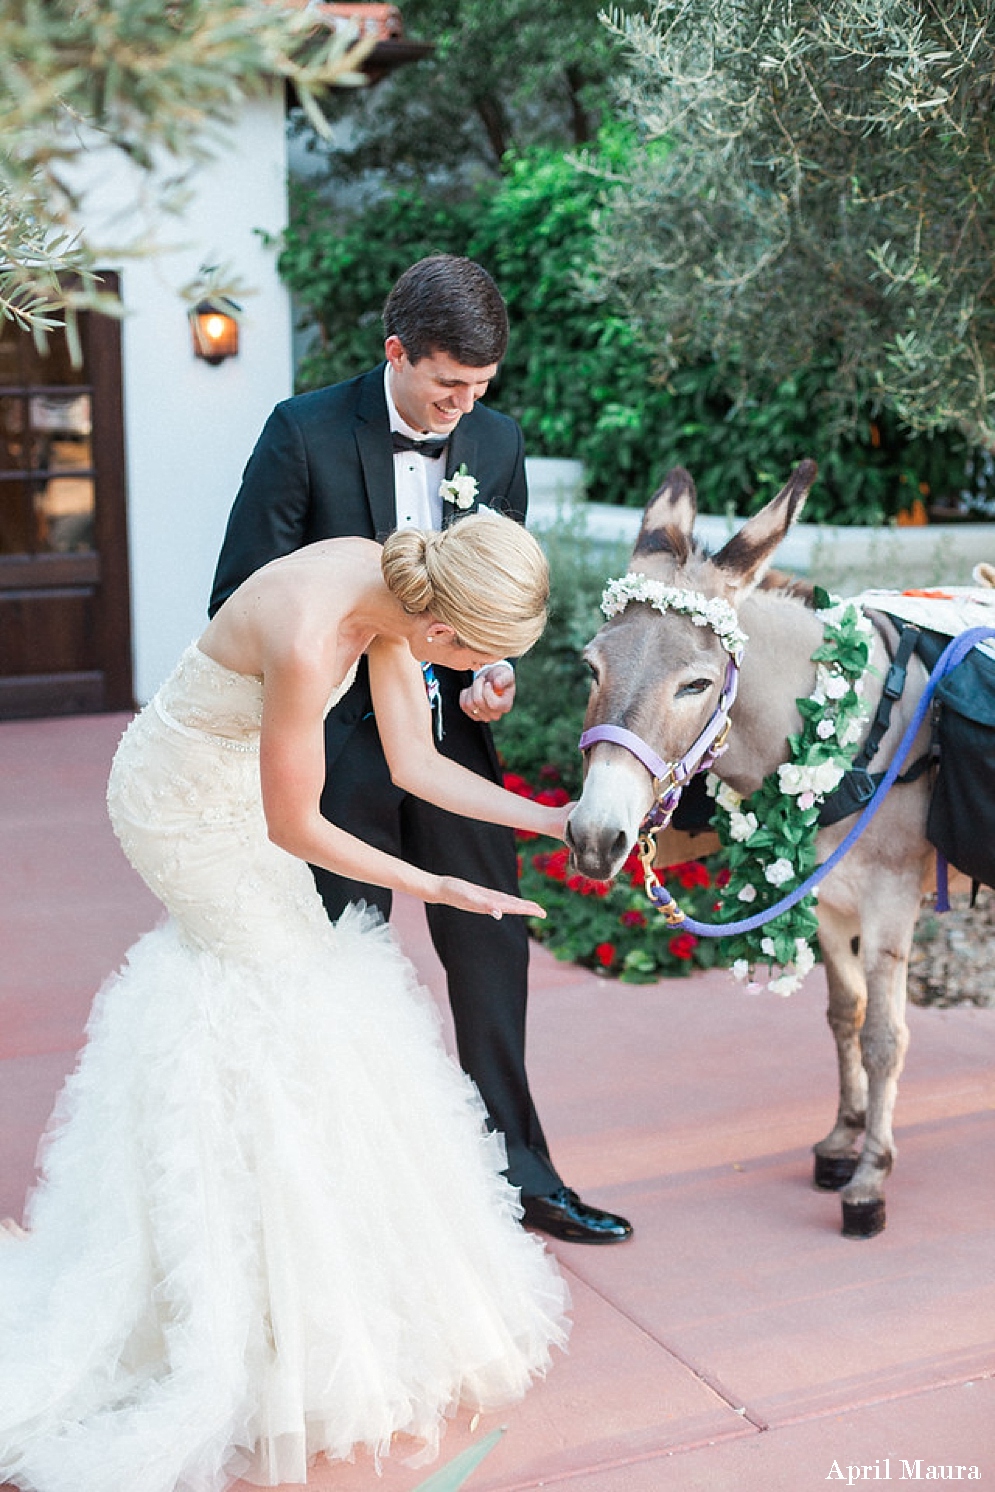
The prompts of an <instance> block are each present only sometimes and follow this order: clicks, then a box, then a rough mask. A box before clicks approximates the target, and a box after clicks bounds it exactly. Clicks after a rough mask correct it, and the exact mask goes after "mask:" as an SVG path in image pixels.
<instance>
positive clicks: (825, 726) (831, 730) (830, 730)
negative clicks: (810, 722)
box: [815, 720, 836, 741]
mask: <svg viewBox="0 0 995 1492" xmlns="http://www.w3.org/2000/svg"><path fill="white" fill-rule="evenodd" d="M815 733H816V735H817V736H818V737H819V740H820V741H828V740H829V737H830V736H834V735H835V734H836V727H835V725H834V724H833V722H832V721H831V720H820V721H819V723H818V725H817V726H816V727H815Z"/></svg>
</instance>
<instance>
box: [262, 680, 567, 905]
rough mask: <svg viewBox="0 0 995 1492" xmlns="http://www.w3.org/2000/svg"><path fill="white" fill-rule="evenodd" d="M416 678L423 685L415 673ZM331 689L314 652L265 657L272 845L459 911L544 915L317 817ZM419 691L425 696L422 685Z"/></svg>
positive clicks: (265, 761)
mask: <svg viewBox="0 0 995 1492" xmlns="http://www.w3.org/2000/svg"><path fill="white" fill-rule="evenodd" d="M418 683H419V686H420V676H419V678H418ZM329 688H330V685H329V679H328V674H327V671H326V670H325V669H323V668H321V667H320V666H317V665H316V664H315V662H314V660H313V659H311V658H304V657H286V658H280V659H276V660H274V659H269V660H267V664H266V667H265V673H264V684H263V718H262V729H261V733H260V739H259V771H260V779H261V784H262V798H263V812H264V814H265V816H266V826H267V829H268V832H269V837H270V839H271V840H272V841H273V843H274V844H277V845H279V846H280V848H281V849H284V850H286V851H287V852H288V854H291V855H296V856H297V857H298V859H301V860H306V861H308V863H309V864H311V865H321V866H323V867H324V868H325V869H326V870H331V871H333V872H335V873H336V874H338V875H342V876H347V877H348V878H349V879H350V880H355V881H366V882H368V883H370V884H372V885H376V886H387V887H389V888H390V889H391V890H394V891H405V892H407V893H408V894H409V895H411V896H416V897H418V898H419V899H420V900H422V901H429V902H446V903H447V904H448V905H450V906H456V907H461V908H462V909H463V910H464V911H468V912H485V913H490V914H491V915H492V916H500V915H501V914H502V913H505V912H508V913H524V914H525V915H527V916H545V913H544V912H543V911H542V908H541V907H539V906H537V905H536V904H535V903H534V902H529V901H522V900H520V899H519V898H517V897H514V896H507V895H505V894H504V893H503V892H499V891H491V890H488V889H486V888H484V887H482V886H474V885H471V884H470V883H469V882H465V881H460V880H457V879H456V878H455V877H452V876H438V875H433V874H431V873H430V872H428V871H424V870H420V869H418V867H417V866H414V865H409V864H408V863H407V862H406V861H404V860H399V859H397V858H395V856H393V855H388V854H385V853H384V851H382V850H378V849H375V848H374V847H373V845H370V844H367V843H366V842H365V840H362V839H357V838H356V836H355V835H353V834H347V833H346V831H345V830H344V829H339V828H337V827H336V826H335V825H334V824H330V823H329V822H328V820H327V819H325V818H323V817H322V814H321V809H320V801H321V792H322V788H323V787H324V784H325V732H324V711H325V705H326V703H327V700H328V694H329ZM422 697H423V700H424V690H422ZM429 745H430V747H431V738H430V740H429ZM433 755H434V751H433ZM467 775H468V776H469V775H472V774H467ZM495 791H497V790H496V789H495ZM509 796H510V795H509Z"/></svg>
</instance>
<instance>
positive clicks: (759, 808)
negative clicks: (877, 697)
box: [706, 589, 873, 995]
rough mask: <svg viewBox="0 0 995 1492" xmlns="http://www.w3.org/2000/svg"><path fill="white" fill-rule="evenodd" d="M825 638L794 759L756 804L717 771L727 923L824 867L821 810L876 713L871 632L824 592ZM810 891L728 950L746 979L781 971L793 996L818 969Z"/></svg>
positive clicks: (767, 781) (774, 982)
mask: <svg viewBox="0 0 995 1492" xmlns="http://www.w3.org/2000/svg"><path fill="white" fill-rule="evenodd" d="M816 607H817V609H818V610H819V611H820V614H821V620H822V621H823V623H824V627H825V632H824V637H823V641H822V644H821V645H820V646H819V647H818V648H817V649H816V651H815V652H814V653H813V654H812V661H813V662H814V663H815V664H816V687H815V689H814V690H813V692H812V694H811V695H810V696H809V698H808V699H799V700H798V702H797V703H798V710H799V713H800V714H801V717H802V728H801V730H800V731H799V732H798V734H797V735H793V736H789V737H788V748H789V752H790V756H789V760H788V761H787V762H785V763H783V764H782V765H781V766H779V767H778V768H777V770H776V771H774V772H772V773H770V775H769V776H768V777H765V778H764V780H763V782H762V784H761V785H760V787H759V788H758V789H757V791H756V792H755V793H752V794H751V795H750V796H749V797H748V798H741V797H740V795H739V794H738V793H736V792H734V791H733V789H732V788H730V787H728V786H727V785H726V784H725V783H723V782H721V781H720V780H719V779H718V778H717V777H716V776H715V775H714V774H713V773H709V775H708V778H707V779H706V785H707V788H708V791H709V793H710V794H711V796H712V797H713V798H714V799H715V804H716V811H715V814H714V815H713V818H712V826H713V828H714V829H715V830H716V832H717V833H718V836H719V840H720V843H721V844H722V846H723V851H724V857H725V860H726V864H727V865H728V868H729V883H728V885H727V886H726V887H725V888H724V890H723V893H722V902H721V907H720V910H719V914H718V916H719V921H720V922H734V921H738V920H739V919H740V918H743V917H748V916H751V915H753V914H754V913H756V912H759V911H762V910H763V908H764V907H769V906H773V905H774V904H775V903H776V902H777V901H779V900H780V899H781V897H783V896H786V895H787V894H788V893H789V892H791V891H792V890H794V888H795V887H796V886H798V885H800V884H801V882H802V881H804V880H805V878H806V877H807V876H808V875H810V874H811V872H812V871H813V870H814V869H815V866H816V852H815V840H816V835H817V833H818V828H819V822H818V821H819V807H820V805H821V803H822V802H823V800H824V799H825V798H826V797H828V796H829V794H830V793H832V791H833V789H834V788H835V787H836V786H837V785H838V783H839V782H840V780H841V779H842V777H843V775H844V773H845V772H846V771H847V769H848V768H849V766H850V764H851V763H852V761H853V758H854V755H855V754H856V751H857V747H858V745H859V743H860V741H861V739H862V737H863V735H864V725H865V722H866V719H867V715H868V708H867V705H866V703H865V701H864V697H863V696H864V680H865V676H866V674H867V672H868V663H869V659H870V639H871V634H872V631H873V629H872V627H871V624H870V622H869V621H868V620H867V618H866V617H865V616H864V615H863V614H862V613H861V612H860V611H859V610H858V609H857V607H856V606H855V605H854V604H853V603H852V602H840V601H838V600H837V599H836V598H833V597H830V596H828V595H827V594H826V592H825V591H822V590H819V589H817V590H816ZM814 906H815V895H814V894H812V893H810V894H809V895H807V896H805V897H803V898H802V900H801V901H799V902H798V903H797V905H796V906H794V907H792V908H790V910H788V911H787V912H784V913H782V915H781V916H780V917H777V918H775V919H774V920H773V921H772V922H769V923H767V924H766V925H765V926H763V927H759V928H757V929H755V930H754V931H753V932H750V933H740V934H738V935H737V936H735V937H732V938H730V939H729V940H728V941H727V942H726V943H724V945H723V951H724V953H725V955H726V957H727V958H728V959H729V961H730V964H731V968H732V973H733V975H734V976H735V977H736V978H737V979H747V978H748V979H750V980H751V981H752V979H753V971H754V967H755V965H756V964H758V963H766V964H768V965H769V966H778V967H779V968H780V971H781V972H780V973H779V974H778V975H777V976H776V977H774V978H772V979H771V980H770V981H769V984H768V988H769V989H771V990H772V991H774V993H776V994H782V995H789V994H792V993H793V991H794V990H795V989H797V987H798V985H799V984H800V983H801V980H802V978H803V977H804V975H805V974H807V973H808V971H809V969H811V968H812V966H813V964H814V962H815V954H814V952H813V950H812V941H813V939H814V937H815V935H816V932H817V930H818V920H817V918H816V915H815V911H814Z"/></svg>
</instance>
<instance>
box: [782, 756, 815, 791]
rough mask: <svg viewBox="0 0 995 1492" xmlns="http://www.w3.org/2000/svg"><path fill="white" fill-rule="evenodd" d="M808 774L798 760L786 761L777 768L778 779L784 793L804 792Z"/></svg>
mask: <svg viewBox="0 0 995 1492" xmlns="http://www.w3.org/2000/svg"><path fill="white" fill-rule="evenodd" d="M805 778H806V774H805V772H804V771H803V770H802V768H801V767H799V766H798V764H797V762H784V763H783V764H782V765H781V766H780V767H778V769H777V780H778V784H779V786H780V789H781V792H782V793H789V794H790V793H801V792H804V790H805V788H806V787H807V786H808V783H807V782H806V780H805Z"/></svg>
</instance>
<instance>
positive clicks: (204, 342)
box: [190, 295, 242, 367]
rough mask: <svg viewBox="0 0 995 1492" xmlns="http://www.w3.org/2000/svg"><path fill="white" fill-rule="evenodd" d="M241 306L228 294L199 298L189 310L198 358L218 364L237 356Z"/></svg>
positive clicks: (195, 353)
mask: <svg viewBox="0 0 995 1492" xmlns="http://www.w3.org/2000/svg"><path fill="white" fill-rule="evenodd" d="M241 313H242V307H241V306H239V305H237V304H236V302H235V301H233V300H230V299H229V297H228V296H227V295H215V296H211V297H210V298H209V299H205V300H199V301H198V302H197V304H196V305H195V306H193V307H192V308H191V310H190V332H191V335H192V337H193V350H194V355H195V356H196V357H201V358H203V359H204V361H205V363H211V364H212V365H213V366H215V367H216V366H217V364H218V363H223V362H224V360H225V358H226V357H237V356H238V322H239V317H240V315H241Z"/></svg>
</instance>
